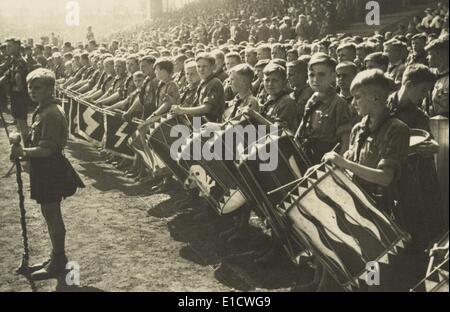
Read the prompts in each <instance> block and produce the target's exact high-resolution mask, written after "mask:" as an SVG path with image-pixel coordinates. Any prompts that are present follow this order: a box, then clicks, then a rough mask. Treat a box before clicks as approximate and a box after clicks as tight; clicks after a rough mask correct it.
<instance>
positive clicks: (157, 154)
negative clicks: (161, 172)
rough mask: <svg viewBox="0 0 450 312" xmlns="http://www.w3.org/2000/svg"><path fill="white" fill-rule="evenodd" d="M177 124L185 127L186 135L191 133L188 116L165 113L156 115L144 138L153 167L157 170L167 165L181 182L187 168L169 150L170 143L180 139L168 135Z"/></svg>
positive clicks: (186, 173)
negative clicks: (149, 150)
mask: <svg viewBox="0 0 450 312" xmlns="http://www.w3.org/2000/svg"><path fill="white" fill-rule="evenodd" d="M177 125H179V126H183V127H184V128H185V129H186V131H187V133H186V137H187V136H188V135H189V134H190V133H191V128H192V126H191V122H190V120H189V118H187V117H186V116H185V115H171V114H167V115H161V116H158V119H157V120H156V121H154V122H153V123H152V124H151V125H150V127H149V131H148V134H147V135H146V139H147V142H148V144H149V145H150V147H151V152H152V153H154V154H153V155H151V156H152V158H153V159H152V162H153V166H154V169H155V170H156V171H157V170H158V169H163V168H164V167H167V168H169V170H170V171H171V172H172V174H173V175H174V176H175V177H176V178H177V179H178V180H179V181H180V182H182V183H183V182H184V181H185V180H186V178H187V177H188V173H189V170H188V168H184V167H182V166H180V164H179V163H178V162H177V160H176V159H175V158H174V157H172V156H173V155H171V152H170V150H171V147H172V145H173V144H175V142H176V141H177V140H179V139H180V138H179V137H174V136H171V135H170V133H171V130H172V128H173V127H175V126H177ZM178 152H179V151H178Z"/></svg>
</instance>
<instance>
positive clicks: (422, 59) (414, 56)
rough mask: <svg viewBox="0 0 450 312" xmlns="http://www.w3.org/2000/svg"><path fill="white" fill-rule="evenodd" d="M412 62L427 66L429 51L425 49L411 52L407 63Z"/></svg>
mask: <svg viewBox="0 0 450 312" xmlns="http://www.w3.org/2000/svg"><path fill="white" fill-rule="evenodd" d="M411 64H423V65H425V66H428V60H427V53H426V52H425V51H424V52H422V53H414V52H411V53H410V54H409V55H408V59H407V61H406V65H411Z"/></svg>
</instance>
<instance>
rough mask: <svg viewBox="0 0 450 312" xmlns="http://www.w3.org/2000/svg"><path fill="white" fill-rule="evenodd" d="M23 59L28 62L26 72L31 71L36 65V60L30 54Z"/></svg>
mask: <svg viewBox="0 0 450 312" xmlns="http://www.w3.org/2000/svg"><path fill="white" fill-rule="evenodd" d="M25 61H26V62H27V64H28V72H32V71H33V70H34V69H36V65H38V62H37V61H36V59H35V58H34V57H32V56H30V57H28V56H27V57H26V58H25ZM56 79H58V78H56Z"/></svg>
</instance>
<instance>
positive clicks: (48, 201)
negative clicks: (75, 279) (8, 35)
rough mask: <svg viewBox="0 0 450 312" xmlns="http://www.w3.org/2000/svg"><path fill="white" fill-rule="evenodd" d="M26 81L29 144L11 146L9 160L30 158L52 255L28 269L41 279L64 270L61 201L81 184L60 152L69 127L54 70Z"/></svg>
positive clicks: (34, 190) (33, 186)
mask: <svg viewBox="0 0 450 312" xmlns="http://www.w3.org/2000/svg"><path fill="white" fill-rule="evenodd" d="M27 83H28V89H29V93H30V96H31V98H32V100H33V101H35V102H37V103H38V104H39V106H38V108H37V110H36V111H35V112H34V114H33V119H32V127H31V137H30V140H29V142H28V143H29V145H28V146H29V147H27V148H23V147H22V146H21V145H13V146H12V147H11V159H18V158H21V159H24V160H29V161H30V187H31V198H32V199H34V200H36V201H37V202H38V203H39V204H40V205H41V211H42V215H43V216H44V218H45V221H46V223H47V226H48V232H49V235H50V240H51V243H52V255H51V258H50V260H49V261H46V262H44V263H43V264H41V265H37V266H34V267H32V269H31V270H32V271H35V272H34V273H32V275H31V276H32V278H33V279H35V280H42V279H48V278H53V277H57V276H59V275H60V274H61V273H63V272H64V270H65V265H66V263H67V257H66V253H65V234H66V231H65V228H64V221H63V219H62V214H61V200H62V199H63V198H66V197H68V196H71V195H73V194H74V193H75V191H76V189H77V188H79V187H84V185H83V183H82V181H81V180H80V178H79V176H78V175H77V174H76V172H75V171H74V170H73V168H72V166H71V165H70V163H68V161H67V160H66V159H65V157H64V155H63V150H64V147H65V145H66V140H67V136H68V129H67V123H66V119H65V116H64V112H63V111H62V109H61V108H60V106H59V105H58V104H57V102H56V100H55V99H54V98H53V93H54V86H55V75H54V73H53V72H52V71H50V70H48V69H36V70H35V71H33V72H31V73H30V74H29V75H28V76H27ZM68 177H70V179H68ZM36 270H37V271H36Z"/></svg>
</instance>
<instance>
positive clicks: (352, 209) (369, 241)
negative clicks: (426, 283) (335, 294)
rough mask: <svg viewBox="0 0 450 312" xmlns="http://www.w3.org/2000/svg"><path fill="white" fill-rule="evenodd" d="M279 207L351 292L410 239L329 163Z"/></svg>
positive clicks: (310, 176)
mask: <svg viewBox="0 0 450 312" xmlns="http://www.w3.org/2000/svg"><path fill="white" fill-rule="evenodd" d="M278 208H279V209H283V210H284V211H285V214H286V216H287V218H288V219H289V221H290V227H291V230H292V233H294V235H295V236H296V237H297V239H298V240H299V241H301V242H302V243H303V244H304V245H305V246H307V247H308V249H309V250H310V251H312V252H313V254H314V255H316V257H317V258H318V260H319V261H320V262H321V263H322V264H323V266H324V268H325V269H326V270H327V271H328V272H329V273H330V274H331V275H332V276H333V278H334V279H335V280H336V282H337V283H339V285H341V286H342V287H343V288H344V289H346V290H355V289H358V288H359V287H361V286H362V285H363V284H360V283H365V281H366V265H367V264H368V263H369V262H371V261H376V262H378V264H379V266H380V272H383V266H384V265H388V264H389V262H390V259H391V257H393V256H396V255H398V252H399V250H398V248H403V247H404V245H405V243H406V242H407V241H408V240H409V235H408V234H407V233H406V232H404V231H403V230H401V229H400V228H399V227H398V226H397V225H396V224H395V223H394V222H393V221H392V220H390V219H389V218H388V217H387V216H386V215H385V214H384V213H383V212H382V211H381V210H379V209H378V208H377V207H376V206H375V204H374V202H373V201H372V200H371V199H370V198H369V197H368V196H367V195H366V194H365V193H364V191H363V190H361V189H360V188H359V187H358V186H357V185H356V184H355V183H353V182H352V180H351V179H350V178H349V177H348V176H347V174H346V173H344V172H343V171H342V170H340V169H338V168H332V167H330V166H328V165H325V164H322V165H319V166H317V167H315V168H313V169H312V170H310V172H309V173H308V175H307V176H305V178H304V179H303V180H302V181H301V182H299V183H298V184H297V186H296V187H295V188H294V189H293V190H292V191H291V192H289V194H288V195H287V196H286V197H285V198H284V199H283V200H282V201H281V203H280V204H279V206H278Z"/></svg>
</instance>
